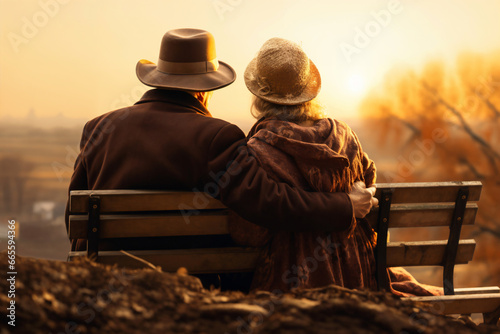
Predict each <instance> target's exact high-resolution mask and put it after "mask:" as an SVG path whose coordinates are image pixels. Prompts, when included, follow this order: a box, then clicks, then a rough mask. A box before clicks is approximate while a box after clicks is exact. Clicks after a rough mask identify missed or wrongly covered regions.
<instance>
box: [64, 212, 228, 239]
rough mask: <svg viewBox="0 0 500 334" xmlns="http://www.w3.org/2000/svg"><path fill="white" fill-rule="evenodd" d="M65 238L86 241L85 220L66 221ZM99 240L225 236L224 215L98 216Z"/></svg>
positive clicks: (225, 216) (226, 226)
mask: <svg viewBox="0 0 500 334" xmlns="http://www.w3.org/2000/svg"><path fill="white" fill-rule="evenodd" d="M69 221H70V225H69V238H70V239H86V238H87V222H88V218H87V216H82V215H80V216H78V215H72V216H70V217H69ZM100 226H101V231H100V233H99V238H101V239H107V238H133V237H137V238H139V237H166V236H180V235H214V234H228V233H229V230H228V223H227V211H226V210H223V211H216V212H211V213H202V214H197V215H192V216H189V217H183V216H179V215H173V214H170V215H169V214H164V215H159V214H155V215H102V216H101V217H100Z"/></svg>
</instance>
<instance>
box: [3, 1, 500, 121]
mask: <svg viewBox="0 0 500 334" xmlns="http://www.w3.org/2000/svg"><path fill="white" fill-rule="evenodd" d="M0 8H1V9H2V10H1V11H0V20H1V31H2V35H3V38H2V40H1V42H0V72H1V73H2V79H1V80H2V81H1V89H0V119H2V118H4V117H5V116H10V117H14V118H16V117H17V118H22V117H24V116H26V115H27V114H28V113H29V112H30V110H35V111H36V113H37V114H38V115H40V117H51V116H55V115H58V114H61V115H64V116H65V117H69V118H71V117H76V118H82V119H91V118H93V117H95V116H98V115H100V114H103V113H106V112H108V111H110V110H113V109H116V108H118V107H123V106H126V105H129V104H131V103H133V102H135V101H136V100H137V99H138V98H139V97H140V96H141V95H142V93H143V92H144V91H146V90H147V89H148V87H146V86H144V85H142V84H141V83H140V82H139V81H138V80H137V78H136V76H135V64H136V63H137V61H138V60H139V59H143V58H144V59H148V60H151V61H153V62H156V61H157V58H158V51H159V44H160V40H161V37H162V36H163V34H164V33H165V32H166V31H168V30H170V29H174V28H179V27H197V28H203V29H206V30H209V31H211V32H212V33H213V34H214V36H215V38H216V44H217V53H218V57H219V59H220V60H222V61H225V62H228V63H229V64H231V65H232V66H233V67H234V68H235V70H236V72H237V75H238V78H237V80H236V82H235V83H234V84H232V85H230V86H229V87H227V88H224V89H221V90H219V91H217V92H216V94H214V98H213V100H212V103H211V106H210V110H211V111H212V114H213V115H214V116H215V117H219V118H223V119H226V120H228V121H231V122H234V123H236V124H243V123H245V124H246V123H248V122H251V121H253V119H252V116H251V115H250V112H249V105H250V98H251V94H250V93H249V92H248V91H247V89H246V87H245V85H244V82H243V80H242V77H243V75H242V73H243V71H244V69H245V67H246V65H247V64H248V62H249V61H250V60H251V59H252V57H253V56H254V55H255V54H256V52H257V51H258V50H259V48H260V46H261V45H262V44H263V43H264V42H265V41H266V40H267V39H268V38H271V37H275V36H279V37H283V38H287V39H290V40H293V41H296V42H299V43H301V44H302V46H303V47H304V49H305V51H306V52H307V54H308V55H309V57H310V58H311V59H312V60H313V61H314V62H315V64H316V65H317V67H318V68H319V70H320V72H321V75H322V91H321V93H320V96H319V98H320V99H321V101H322V102H323V103H324V104H325V106H326V107H327V111H328V114H329V115H330V116H331V117H337V118H340V119H346V118H352V117H356V116H357V110H358V104H359V102H360V101H361V100H362V99H363V97H364V96H365V95H366V93H367V92H368V91H369V90H370V89H372V88H374V87H377V85H378V84H379V83H380V82H381V81H382V79H383V77H384V75H385V73H386V72H387V71H388V70H389V69H391V68H392V67H393V66H395V65H396V64H404V65H407V66H411V67H413V68H415V69H417V70H418V69H419V68H420V67H421V66H423V64H425V62H427V61H428V60H430V59H442V60H443V61H445V63H447V64H449V63H452V62H453V61H454V59H455V58H456V56H457V55H458V54H459V53H460V52H462V51H466V50H469V51H472V52H480V53H487V52H491V51H492V50H498V49H500V40H499V39H498V37H497V36H498V35H497V34H496V33H495V32H498V31H500V20H498V13H500V2H498V1H481V2H473V1H470V0H460V1H441V2H439V3H436V2H435V1H428V0H426V1H419V2H399V1H392V0H391V1H368V0H363V1H357V2H356V3H355V4H354V3H347V2H331V1H314V2H307V1H305V0H297V1H284V0H280V1H273V2H270V1H244V0H240V1H236V0H231V1H229V0H210V1H206V0H190V1H182V2H180V1H157V0H151V1H148V2H145V3H144V2H134V1H123V0H120V1H118V0H109V1H106V2H98V1H96V0H88V1H85V2H78V1H71V0H27V1H22V2H19V1H14V0H0Z"/></svg>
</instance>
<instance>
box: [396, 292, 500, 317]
mask: <svg viewBox="0 0 500 334" xmlns="http://www.w3.org/2000/svg"><path fill="white" fill-rule="evenodd" d="M403 299H410V300H413V301H418V302H422V303H430V304H431V305H433V309H434V310H436V311H437V312H439V313H441V314H469V313H488V312H493V311H494V310H496V309H497V308H499V307H500V294H498V293H487V294H472V295H453V296H426V297H409V298H403Z"/></svg>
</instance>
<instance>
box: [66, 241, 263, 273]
mask: <svg viewBox="0 0 500 334" xmlns="http://www.w3.org/2000/svg"><path fill="white" fill-rule="evenodd" d="M259 252H260V250H259V249H255V248H240V247H227V248H203V249H185V250H156V251H130V252H129V253H130V254H132V255H135V256H137V257H140V258H141V259H143V260H146V261H148V262H150V263H152V264H154V265H155V266H160V267H161V268H162V270H163V271H166V272H175V271H177V269H178V268H180V267H185V268H187V270H188V272H189V273H190V274H201V273H226V272H246V271H253V270H254V269H255V266H256V261H257V257H258V256H259ZM86 255H87V253H86V252H70V253H69V256H70V260H73V259H74V258H77V257H82V256H86ZM97 261H98V262H100V263H103V264H109V265H113V264H115V263H116V264H118V265H119V266H122V267H129V268H143V267H144V266H145V265H144V264H143V263H141V262H140V261H137V260H135V259H133V258H131V257H129V256H127V255H125V254H123V253H121V252H118V251H101V252H99V257H98V259H97Z"/></svg>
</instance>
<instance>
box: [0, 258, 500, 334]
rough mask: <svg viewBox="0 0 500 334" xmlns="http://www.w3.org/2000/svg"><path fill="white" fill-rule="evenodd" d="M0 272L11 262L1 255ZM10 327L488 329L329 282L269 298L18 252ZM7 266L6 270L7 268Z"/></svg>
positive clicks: (4, 291)
mask: <svg viewBox="0 0 500 334" xmlns="http://www.w3.org/2000/svg"><path fill="white" fill-rule="evenodd" d="M0 266H1V268H8V264H7V254H6V252H2V253H0ZM15 269H16V271H17V275H16V291H15V294H16V295H15V325H16V326H15V327H12V326H9V325H7V321H10V320H9V319H8V318H7V321H6V320H5V319H6V317H5V310H6V308H7V306H8V305H9V302H10V301H9V298H8V296H7V295H8V291H9V282H8V281H7V280H6V279H2V280H1V282H0V287H1V289H0V290H1V295H0V304H1V313H2V318H3V320H2V325H1V326H2V327H1V328H0V333H1V334H4V333H45V334H46V333H493V332H498V333H500V331H499V330H498V327H486V326H484V325H479V326H476V325H475V324H473V323H464V322H463V321H460V320H456V319H452V318H449V317H444V316H439V315H436V314H434V313H433V312H432V310H427V309H425V306H424V305H417V304H414V303H412V302H409V301H401V300H400V299H398V298H395V297H393V296H392V295H388V294H384V293H378V292H377V293H373V292H364V291H353V290H347V289H343V288H339V287H335V286H330V287H325V288H320V289H314V290H302V291H296V292H294V293H291V294H283V295H271V294H269V293H266V292H259V293H253V294H249V295H246V294H243V293H240V292H220V291H207V290H204V289H203V288H202V286H201V284H200V282H199V281H198V279H197V278H195V277H192V276H189V275H185V274H176V275H173V274H168V273H163V272H161V271H158V270H154V269H145V270H124V269H119V268H116V267H106V266H102V265H97V264H94V263H91V262H88V261H82V262H77V263H66V262H59V261H48V260H41V259H33V258H23V257H17V258H16V268H15ZM5 271H8V270H5Z"/></svg>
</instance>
